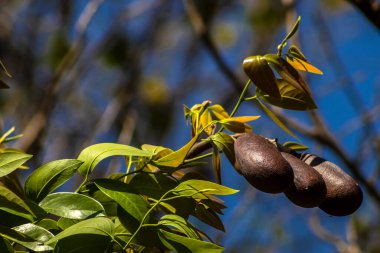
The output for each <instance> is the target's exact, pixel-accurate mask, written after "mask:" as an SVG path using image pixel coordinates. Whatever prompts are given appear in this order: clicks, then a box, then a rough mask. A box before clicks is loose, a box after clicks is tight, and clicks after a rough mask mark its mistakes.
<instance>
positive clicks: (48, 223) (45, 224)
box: [36, 219, 59, 230]
mask: <svg viewBox="0 0 380 253" xmlns="http://www.w3.org/2000/svg"><path fill="white" fill-rule="evenodd" d="M36 225H37V226H40V227H42V228H44V229H46V230H59V227H58V224H57V221H55V220H52V219H42V220H40V221H38V222H37V223H36Z"/></svg>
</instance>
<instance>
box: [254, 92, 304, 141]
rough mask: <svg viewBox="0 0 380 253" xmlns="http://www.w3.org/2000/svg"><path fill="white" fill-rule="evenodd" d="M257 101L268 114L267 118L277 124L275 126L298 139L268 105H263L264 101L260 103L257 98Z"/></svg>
mask: <svg viewBox="0 0 380 253" xmlns="http://www.w3.org/2000/svg"><path fill="white" fill-rule="evenodd" d="M257 101H258V102H259V104H260V106H261V107H262V108H263V110H264V111H265V113H266V114H267V115H268V116H269V118H271V119H272V120H273V121H274V123H276V124H277V126H279V127H280V128H281V129H282V130H284V131H285V132H287V133H288V134H289V135H291V136H293V137H294V138H296V139H297V140H298V139H299V138H298V137H297V136H296V135H295V134H293V132H292V131H290V130H289V129H288V128H287V127H286V126H285V125H284V124H283V123H282V122H281V121H280V119H279V118H277V116H276V115H275V114H274V113H273V112H272V111H271V110H269V108H268V107H266V106H265V105H264V103H262V102H261V101H260V100H259V99H257Z"/></svg>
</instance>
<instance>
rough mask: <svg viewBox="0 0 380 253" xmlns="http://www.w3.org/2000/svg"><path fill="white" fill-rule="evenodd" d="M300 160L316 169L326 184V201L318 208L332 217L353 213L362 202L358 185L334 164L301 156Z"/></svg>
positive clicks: (316, 157)
mask: <svg viewBox="0 0 380 253" xmlns="http://www.w3.org/2000/svg"><path fill="white" fill-rule="evenodd" d="M301 159H302V160H303V161H304V162H305V163H307V164H309V165H310V166H312V167H313V168H314V169H316V170H317V171H318V172H319V173H320V174H321V175H322V177H323V180H324V181H325V184H326V189H327V193H326V199H325V200H324V201H323V202H322V203H321V205H320V206H319V208H320V209H322V210H323V211H324V212H326V213H328V214H330V215H334V216H345V215H350V214H352V213H353V212H355V211H356V210H357V209H358V208H359V207H360V205H361V203H362V201H363V192H362V190H361V189H360V186H359V185H358V183H356V182H355V180H354V179H353V178H352V177H350V176H349V175H348V174H347V173H345V172H344V171H343V170H342V169H341V168H339V167H338V166H337V165H336V164H334V163H332V162H329V161H326V160H325V159H323V158H321V157H318V156H315V155H311V154H303V155H302V156H301Z"/></svg>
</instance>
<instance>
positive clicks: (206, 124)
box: [199, 110, 213, 135]
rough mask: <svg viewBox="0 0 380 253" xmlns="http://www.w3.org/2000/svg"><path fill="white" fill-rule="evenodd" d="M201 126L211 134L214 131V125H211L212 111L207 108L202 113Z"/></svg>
mask: <svg viewBox="0 0 380 253" xmlns="http://www.w3.org/2000/svg"><path fill="white" fill-rule="evenodd" d="M199 120H200V126H201V127H202V128H203V129H204V131H205V132H206V133H207V134H208V135H210V134H211V133H212V130H213V128H212V125H210V123H211V121H212V118H211V113H210V112H209V111H208V110H206V111H204V112H203V113H202V115H201V117H200V119H199Z"/></svg>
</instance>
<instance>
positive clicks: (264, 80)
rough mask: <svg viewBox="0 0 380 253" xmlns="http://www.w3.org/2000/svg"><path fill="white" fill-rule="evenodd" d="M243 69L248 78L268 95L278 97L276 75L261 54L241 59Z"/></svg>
mask: <svg viewBox="0 0 380 253" xmlns="http://www.w3.org/2000/svg"><path fill="white" fill-rule="evenodd" d="M243 69H244V72H245V73H246V75H247V76H248V77H249V79H251V80H252V82H253V83H254V84H255V85H256V86H257V87H259V89H261V90H263V91H265V93H267V94H268V95H270V96H273V97H280V92H279V90H278V87H277V82H276V77H275V75H274V74H273V71H272V69H271V68H270V67H269V65H268V62H267V60H266V59H264V58H263V57H262V56H250V57H248V58H245V59H244V61H243Z"/></svg>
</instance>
